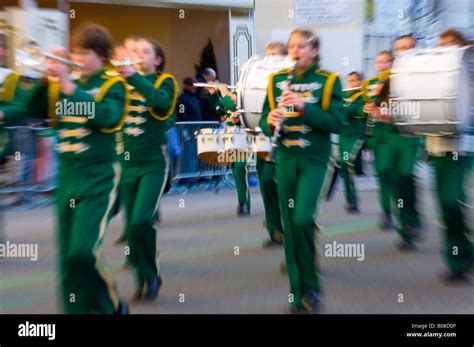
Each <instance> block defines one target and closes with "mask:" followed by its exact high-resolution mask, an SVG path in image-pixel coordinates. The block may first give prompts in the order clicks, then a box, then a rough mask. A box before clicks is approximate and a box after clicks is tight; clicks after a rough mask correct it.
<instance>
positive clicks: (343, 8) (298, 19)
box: [293, 0, 353, 25]
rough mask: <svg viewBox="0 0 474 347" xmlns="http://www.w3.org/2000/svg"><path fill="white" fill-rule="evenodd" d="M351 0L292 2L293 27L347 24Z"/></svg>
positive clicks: (349, 19) (350, 16) (304, 0)
mask: <svg viewBox="0 0 474 347" xmlns="http://www.w3.org/2000/svg"><path fill="white" fill-rule="evenodd" d="M352 1H353V0H294V2H293V15H294V24H295V25H318V24H348V23H351V22H352Z"/></svg>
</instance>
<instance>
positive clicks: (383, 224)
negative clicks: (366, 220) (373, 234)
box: [377, 212, 393, 230]
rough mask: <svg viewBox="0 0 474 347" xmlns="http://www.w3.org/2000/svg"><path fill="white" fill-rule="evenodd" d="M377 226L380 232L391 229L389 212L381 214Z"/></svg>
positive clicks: (391, 223)
mask: <svg viewBox="0 0 474 347" xmlns="http://www.w3.org/2000/svg"><path fill="white" fill-rule="evenodd" d="M377 224H378V226H379V228H380V229H382V230H390V229H393V221H392V214H391V213H390V212H382V214H381V215H380V219H379V221H378V223H377Z"/></svg>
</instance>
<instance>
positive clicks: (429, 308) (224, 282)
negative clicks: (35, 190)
mask: <svg viewBox="0 0 474 347" xmlns="http://www.w3.org/2000/svg"><path fill="white" fill-rule="evenodd" d="M420 176H421V178H420V185H421V201H420V207H421V210H422V211H423V214H424V221H425V225H426V230H427V238H426V241H425V242H424V243H423V244H422V245H421V246H420V250H419V251H418V252H416V253H410V254H401V253H399V252H397V251H396V249H395V247H394V242H395V240H396V234H395V232H382V231H379V230H378V229H377V228H376V218H377V214H378V211H379V208H378V204H377V200H376V199H377V194H376V189H375V182H374V179H373V178H372V177H362V178H359V179H358V185H359V188H360V189H361V190H362V192H361V194H360V195H361V200H362V201H361V209H362V214H360V215H356V216H350V215H346V213H345V212H344V209H343V208H342V206H343V199H342V192H341V185H340V184H339V185H338V191H337V194H336V196H335V197H334V199H333V200H332V201H331V202H328V203H325V204H324V206H323V208H322V211H321V213H320V217H321V218H320V224H322V226H323V228H324V230H323V236H322V238H321V241H320V249H322V247H323V246H324V245H325V244H327V243H332V242H333V241H336V242H338V243H360V244H362V245H364V248H365V258H364V260H363V261H357V259H356V258H349V257H345V258H329V257H325V256H324V254H323V253H321V256H320V260H321V267H322V279H323V282H322V283H323V288H324V302H325V307H326V310H325V312H326V313H474V290H473V289H474V285H473V283H474V280H473V281H471V284H468V285H464V286H457V287H449V286H446V285H444V284H443V283H441V282H440V281H439V280H438V278H437V276H438V274H439V273H440V272H441V271H442V270H443V269H444V265H443V263H442V259H441V256H440V233H439V225H438V222H437V218H436V209H435V203H434V199H433V193H434V192H433V191H431V189H430V181H431V176H430V174H429V173H428V172H427V171H422V172H421V173H420ZM471 182H472V181H471ZM472 186H473V185H472V184H471V187H472ZM470 194H471V197H472V196H473V195H472V189H471V192H470ZM235 208H236V196H235V192H234V191H232V190H222V191H220V192H219V193H218V194H214V193H213V192H190V193H188V194H187V195H185V196H182V195H169V196H165V197H164V199H163V201H162V206H161V211H162V222H161V224H160V225H159V236H158V244H159V249H160V251H161V255H160V262H161V271H162V276H163V280H164V285H163V287H162V290H161V292H160V297H159V299H158V300H157V301H156V302H154V303H152V304H147V305H145V304H131V311H132V313H281V312H283V310H284V308H285V306H286V305H287V303H288V282H287V278H286V277H285V276H283V275H281V274H280V272H279V264H280V262H281V260H282V259H283V251H282V250H263V249H262V248H261V242H262V240H263V239H264V238H265V237H266V235H265V232H264V229H263V226H262V221H263V206H262V202H261V198H260V194H259V191H258V189H257V188H253V189H252V215H251V216H250V217H245V218H237V217H236V214H235ZM470 211H471V212H472V210H470ZM6 222H7V225H6V234H7V239H8V240H10V241H11V242H15V243H20V242H27V243H37V244H38V247H39V259H38V261H36V262H31V261H30V260H29V259H13V258H6V259H2V260H0V278H1V280H0V313H56V312H58V306H57V294H56V272H55V252H56V250H55V246H54V215H53V210H52V208H51V207H43V208H39V209H35V210H32V211H27V212H9V213H7V214H6ZM122 226H123V223H122V216H121V215H120V216H118V217H117V218H115V219H114V220H113V221H112V223H111V225H110V227H109V230H108V234H107V237H106V242H105V250H104V253H105V256H106V259H107V261H108V264H109V265H110V268H111V269H112V272H113V276H114V278H115V280H116V282H117V284H118V288H119V290H120V293H121V295H122V296H124V297H125V298H129V297H131V295H132V293H133V289H134V287H133V275H132V273H130V272H129V271H128V270H124V269H122V264H123V259H124V256H123V247H120V246H115V245H114V244H113V241H114V240H115V239H116V238H117V237H118V236H119V234H120V232H121V230H122ZM235 247H238V249H239V253H238V255H236V254H235V252H234V251H235ZM84 285H87V283H84ZM400 294H402V295H403V302H399V299H400V298H401V296H400ZM183 299H184V300H183Z"/></svg>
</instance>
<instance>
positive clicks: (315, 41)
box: [288, 28, 320, 63]
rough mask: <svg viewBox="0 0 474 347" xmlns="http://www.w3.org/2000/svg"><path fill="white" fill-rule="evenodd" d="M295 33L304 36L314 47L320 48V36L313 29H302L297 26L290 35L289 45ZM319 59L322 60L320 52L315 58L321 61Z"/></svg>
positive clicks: (316, 60) (317, 61)
mask: <svg viewBox="0 0 474 347" xmlns="http://www.w3.org/2000/svg"><path fill="white" fill-rule="evenodd" d="M294 35H301V36H303V37H304V38H305V39H306V42H307V43H308V44H310V45H311V47H312V48H313V49H319V38H318V36H316V34H315V33H313V32H312V31H311V30H307V29H302V28H296V29H295V30H293V31H292V32H291V34H290V37H289V38H288V46H289V43H290V39H291V38H292V37H293V36H294ZM319 60H320V57H319V53H318V55H317V56H316V57H315V58H314V62H315V63H319Z"/></svg>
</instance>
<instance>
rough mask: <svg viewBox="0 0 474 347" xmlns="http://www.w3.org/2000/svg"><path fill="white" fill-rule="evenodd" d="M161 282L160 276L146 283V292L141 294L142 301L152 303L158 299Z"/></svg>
mask: <svg viewBox="0 0 474 347" xmlns="http://www.w3.org/2000/svg"><path fill="white" fill-rule="evenodd" d="M162 283H163V281H162V280H161V277H160V276H156V277H154V278H152V279H150V280H149V281H146V286H147V290H146V292H145V293H144V294H143V296H142V299H143V300H147V301H153V300H155V299H156V298H157V297H158V294H159V292H160V287H161V285H162Z"/></svg>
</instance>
